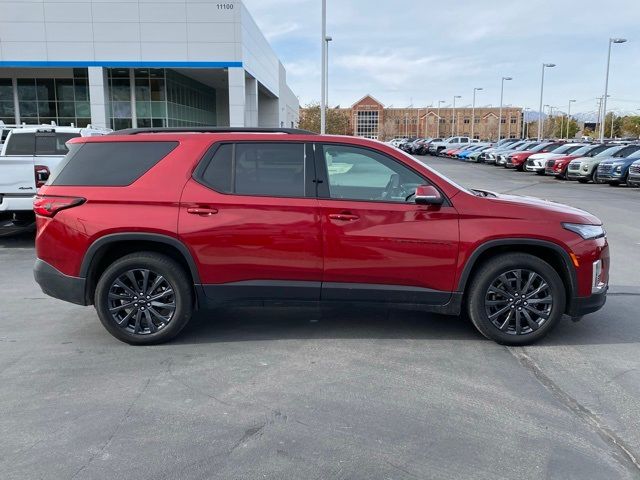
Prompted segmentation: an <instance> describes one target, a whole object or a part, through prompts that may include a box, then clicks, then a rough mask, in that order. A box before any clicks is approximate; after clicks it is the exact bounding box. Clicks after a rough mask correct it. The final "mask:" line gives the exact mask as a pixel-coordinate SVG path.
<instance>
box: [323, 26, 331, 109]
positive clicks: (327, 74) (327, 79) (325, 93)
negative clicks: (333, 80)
mask: <svg viewBox="0 0 640 480" xmlns="http://www.w3.org/2000/svg"><path fill="white" fill-rule="evenodd" d="M332 40H333V37H330V36H326V37H324V42H325V43H326V44H327V46H326V52H325V58H324V61H325V64H326V68H325V72H324V74H325V79H324V90H325V91H324V101H325V105H326V108H329V42H330V41H332Z"/></svg>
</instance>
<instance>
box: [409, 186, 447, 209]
mask: <svg viewBox="0 0 640 480" xmlns="http://www.w3.org/2000/svg"><path fill="white" fill-rule="evenodd" d="M415 202H416V205H442V204H443V203H444V197H443V196H442V194H441V193H440V192H439V191H438V189H436V188H435V187H432V186H431V185H418V186H417V187H416V196H415Z"/></svg>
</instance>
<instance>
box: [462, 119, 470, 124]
mask: <svg viewBox="0 0 640 480" xmlns="http://www.w3.org/2000/svg"><path fill="white" fill-rule="evenodd" d="M463 122H464V123H471V121H470V120H469V119H468V118H465V119H464V120H463Z"/></svg>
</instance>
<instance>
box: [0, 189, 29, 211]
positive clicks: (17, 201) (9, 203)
mask: <svg viewBox="0 0 640 480" xmlns="http://www.w3.org/2000/svg"><path fill="white" fill-rule="evenodd" d="M33 198H34V195H32V194H27V195H21V194H15V195H13V194H2V193H0V212H21V211H32V210H33Z"/></svg>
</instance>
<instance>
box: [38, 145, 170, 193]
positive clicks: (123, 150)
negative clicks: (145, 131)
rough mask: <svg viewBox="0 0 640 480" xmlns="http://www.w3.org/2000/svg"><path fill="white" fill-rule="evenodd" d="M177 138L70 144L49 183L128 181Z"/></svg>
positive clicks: (113, 183)
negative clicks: (160, 140)
mask: <svg viewBox="0 0 640 480" xmlns="http://www.w3.org/2000/svg"><path fill="white" fill-rule="evenodd" d="M177 146H178V142H92V143H82V144H76V145H72V148H71V150H70V152H69V154H68V155H67V156H66V157H65V158H64V160H63V161H62V162H61V164H60V166H59V167H58V169H57V170H56V171H55V172H54V173H53V175H52V177H51V180H50V181H49V182H48V183H49V184H50V185H84V186H113V187H123V186H125V185H130V184H131V183H133V182H135V181H136V180H137V179H138V178H140V177H141V176H142V175H143V174H144V173H146V172H147V171H148V170H149V169H150V168H151V167H153V166H154V165H155V164H157V163H158V162H159V161H160V160H162V159H163V158H164V157H165V156H166V155H167V154H169V153H170V152H171V151H172V150H173V149H174V148H176V147H177Z"/></svg>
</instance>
